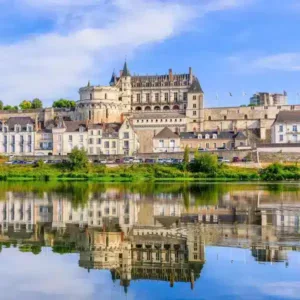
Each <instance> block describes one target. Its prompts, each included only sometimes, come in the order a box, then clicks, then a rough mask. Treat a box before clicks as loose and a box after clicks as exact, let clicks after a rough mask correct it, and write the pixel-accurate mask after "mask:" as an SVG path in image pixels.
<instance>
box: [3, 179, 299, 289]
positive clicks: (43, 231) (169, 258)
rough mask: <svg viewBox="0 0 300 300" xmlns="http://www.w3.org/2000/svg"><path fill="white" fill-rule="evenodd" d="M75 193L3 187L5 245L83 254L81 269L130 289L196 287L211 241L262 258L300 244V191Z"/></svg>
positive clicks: (274, 257) (282, 258)
mask: <svg viewBox="0 0 300 300" xmlns="http://www.w3.org/2000/svg"><path fill="white" fill-rule="evenodd" d="M161 190H162V191H161ZM166 190H168V189H166ZM72 197H73V195H72V193H68V192H65V193H58V192H55V191H54V192H52V191H50V192H40V193H33V192H18V191H12V190H9V189H8V190H6V191H5V192H4V193H3V197H2V198H3V199H2V201H1V202H0V223H1V235H0V242H1V247H8V246H10V245H14V246H17V247H19V249H20V251H25V252H26V251H30V252H33V253H34V254H38V253H39V252H40V251H41V248H42V247H52V250H53V252H57V253H73V252H74V253H79V266H80V267H82V268H85V269H87V270H88V271H89V270H91V269H99V270H102V269H105V270H110V271H111V275H112V279H113V280H119V281H120V284H121V285H122V286H123V287H124V290H125V291H126V290H127V289H128V287H129V285H130V282H131V281H133V280H140V279H147V280H161V281H169V282H170V286H173V285H174V284H175V282H187V283H189V284H190V285H191V288H193V287H194V284H195V282H196V281H197V279H199V278H200V274H201V270H202V268H203V266H204V264H205V246H207V245H212V246H223V247H237V248H245V249H250V250H251V253H252V255H253V257H254V258H255V260H256V261H258V262H272V263H273V262H285V263H286V264H288V256H287V253H288V251H299V250H300V244H299V240H300V239H299V238H300V228H299V219H300V194H299V191H298V190H297V189H296V190H294V191H282V192H277V193H274V192H272V189H271V190H270V189H266V188H265V187H264V188H262V187H258V188H253V187H251V186H250V187H249V188H247V186H245V187H243V188H242V189H238V188H232V189H229V190H226V189H225V191H224V190H222V191H215V187H212V188H211V187H209V185H203V186H193V185H191V186H189V187H188V188H187V189H182V188H179V189H177V190H176V189H175V191H172V192H168V191H166V192H164V189H160V191H156V192H153V193H146V192H145V193H143V192H135V191H131V190H130V189H124V188H122V189H121V188H119V187H118V186H113V185H112V186H109V185H108V186H106V187H105V189H103V188H102V189H100V191H97V189H96V191H95V190H93V191H88V192H87V193H85V197H86V198H87V199H86V201H85V202H84V203H80V202H79V203H78V202H74V199H73V198H72ZM79 197H80V196H79ZM232 259H233V260H234V258H232Z"/></svg>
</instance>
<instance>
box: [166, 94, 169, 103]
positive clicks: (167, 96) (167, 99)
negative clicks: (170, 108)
mask: <svg viewBox="0 0 300 300" xmlns="http://www.w3.org/2000/svg"><path fill="white" fill-rule="evenodd" d="M165 101H166V102H168V101H169V93H165Z"/></svg>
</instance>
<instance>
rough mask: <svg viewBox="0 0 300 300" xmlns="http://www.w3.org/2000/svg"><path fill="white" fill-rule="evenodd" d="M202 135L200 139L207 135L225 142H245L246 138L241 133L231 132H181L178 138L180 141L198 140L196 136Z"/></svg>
mask: <svg viewBox="0 0 300 300" xmlns="http://www.w3.org/2000/svg"><path fill="white" fill-rule="evenodd" d="M199 134H201V135H202V139H205V135H207V134H208V135H209V138H210V139H212V138H213V135H214V134H216V135H217V139H219V140H226V139H229V140H230V139H238V140H246V139H247V137H246V136H245V134H244V133H243V132H241V131H239V132H237V133H234V132H233V131H220V132H219V133H218V132H217V131H203V132H181V133H180V138H181V139H198V135H199Z"/></svg>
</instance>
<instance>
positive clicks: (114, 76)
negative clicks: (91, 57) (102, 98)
mask: <svg viewBox="0 0 300 300" xmlns="http://www.w3.org/2000/svg"><path fill="white" fill-rule="evenodd" d="M115 84H116V74H115V71H113V73H112V75H111V79H110V82H109V85H115Z"/></svg>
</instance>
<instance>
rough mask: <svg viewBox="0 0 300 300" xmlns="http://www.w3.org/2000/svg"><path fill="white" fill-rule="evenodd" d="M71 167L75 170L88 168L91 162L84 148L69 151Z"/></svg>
mask: <svg viewBox="0 0 300 300" xmlns="http://www.w3.org/2000/svg"><path fill="white" fill-rule="evenodd" d="M68 156H69V159H70V164H71V168H72V169H73V170H79V169H86V168H87V166H88V164H89V159H88V156H87V153H86V151H85V150H84V149H78V148H77V147H75V148H73V150H72V151H71V153H69V155H68Z"/></svg>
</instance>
